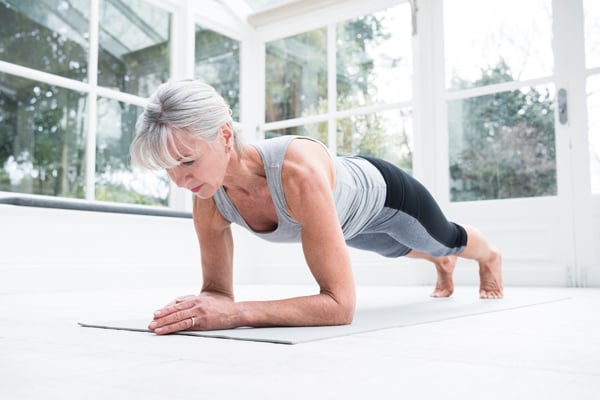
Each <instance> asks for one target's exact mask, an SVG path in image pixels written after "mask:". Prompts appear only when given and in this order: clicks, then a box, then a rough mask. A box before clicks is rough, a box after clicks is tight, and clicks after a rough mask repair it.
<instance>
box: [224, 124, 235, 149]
mask: <svg viewBox="0 0 600 400" xmlns="http://www.w3.org/2000/svg"><path fill="white" fill-rule="evenodd" d="M221 137H223V140H224V143H225V148H232V147H233V127H232V126H231V124H230V123H229V122H225V123H224V124H223V125H221Z"/></svg>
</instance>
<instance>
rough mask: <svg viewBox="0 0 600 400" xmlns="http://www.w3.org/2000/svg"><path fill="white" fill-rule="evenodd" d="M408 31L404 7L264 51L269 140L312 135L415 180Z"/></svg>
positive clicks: (407, 10)
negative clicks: (382, 161)
mask: <svg viewBox="0 0 600 400" xmlns="http://www.w3.org/2000/svg"><path fill="white" fill-rule="evenodd" d="M410 29H411V12H410V5H409V4H408V3H404V4H400V5H398V6H395V7H392V8H389V9H387V10H382V11H379V12H376V13H372V14H367V15H362V16H359V17H356V18H353V19H350V20H346V21H342V22H339V23H337V24H330V25H328V26H327V27H323V28H319V29H315V30H313V31H309V32H304V33H300V34H297V35H294V36H291V37H287V38H283V39H278V40H274V41H271V42H268V43H266V70H265V82H266V84H265V99H266V107H265V121H266V124H265V126H264V130H265V136H266V137H271V136H276V135H289V134H293V135H307V136H311V137H314V138H317V139H319V140H321V141H323V142H324V143H329V144H332V143H335V150H336V152H337V153H339V154H344V155H354V154H363V155H372V156H378V157H381V158H384V159H386V160H388V161H391V162H393V163H395V164H396V165H398V166H401V167H403V168H405V169H407V170H409V172H410V171H411V170H412V150H411V149H412V134H413V132H412V106H411V101H412V49H411V31H410ZM332 39H335V40H332ZM327 43H335V44H336V48H335V49H328V48H327ZM330 52H333V53H334V54H335V58H333V59H332V58H328V54H330ZM332 60H334V61H332ZM331 70H333V71H335V74H333V76H334V77H335V82H329V81H328V79H331V74H329V71H331ZM332 87H334V88H335V89H334V90H332V89H331V88H332ZM331 102H334V103H333V104H331Z"/></svg>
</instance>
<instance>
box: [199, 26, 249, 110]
mask: <svg viewBox="0 0 600 400" xmlns="http://www.w3.org/2000/svg"><path fill="white" fill-rule="evenodd" d="M195 61H196V62H195V67H194V76H195V78H196V79H199V80H201V81H203V82H206V83H208V84H209V85H211V86H212V87H214V88H215V89H216V90H217V92H218V93H219V94H220V95H221V96H223V98H224V99H225V101H226V102H227V104H229V107H230V108H231V110H232V111H233V119H234V120H235V121H238V120H239V119H240V96H239V93H240V45H239V43H238V42H237V41H236V40H233V39H230V38H228V37H227V36H223V35H221V34H219V33H217V32H214V31H211V30H209V29H203V28H202V27H200V26H198V25H196V60H195Z"/></svg>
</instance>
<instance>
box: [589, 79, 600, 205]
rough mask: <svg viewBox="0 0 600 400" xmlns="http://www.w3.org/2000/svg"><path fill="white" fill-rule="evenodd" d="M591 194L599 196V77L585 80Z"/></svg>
mask: <svg viewBox="0 0 600 400" xmlns="http://www.w3.org/2000/svg"><path fill="white" fill-rule="evenodd" d="M587 95H588V97H587V106H588V132H589V136H590V161H591V175H592V193H594V194H600V75H594V76H591V77H589V78H588V80H587Z"/></svg>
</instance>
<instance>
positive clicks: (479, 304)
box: [79, 294, 569, 344]
mask: <svg viewBox="0 0 600 400" xmlns="http://www.w3.org/2000/svg"><path fill="white" fill-rule="evenodd" d="M568 299H569V298H568V297H567V298H565V297H556V296H547V295H538V294H536V295H531V296H527V295H514V296H512V295H511V296H506V297H505V298H503V299H499V300H482V299H478V298H476V297H475V296H473V295H471V296H467V295H463V296H457V295H456V294H455V295H454V296H452V297H450V298H444V299H435V298H424V299H420V300H414V299H408V300H407V299H406V298H404V299H390V301H386V300H383V299H380V300H379V301H380V302H383V301H385V304H368V305H365V306H364V307H360V304H359V306H358V307H357V310H356V312H355V315H354V322H353V323H352V324H350V325H343V326H315V327H274V328H237V329H227V330H216V331H182V332H177V333H174V334H175V335H185V336H200V337H209V338H221V339H235V340H249V341H255V342H270V343H280V344H297V343H304V342H311V341H315V340H323V339H329V338H334V337H339V336H346V335H352V334H356V333H365V332H372V331H376V330H381V329H388V328H398V327H404V326H411V325H418V324H427V323H432V322H438V321H443V320H448V319H454V318H461V317H469V316H475V315H479V314H487V313H493V312H500V311H508V310H514V309H518V308H523V307H531V306H536V305H541V304H547V303H553V302H557V301H564V300H568ZM148 323H149V320H125V321H114V322H98V323H83V322H79V325H81V326H83V327H86V328H103V329H116V330H126V331H138V332H151V331H150V330H148V329H147V326H148Z"/></svg>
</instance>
